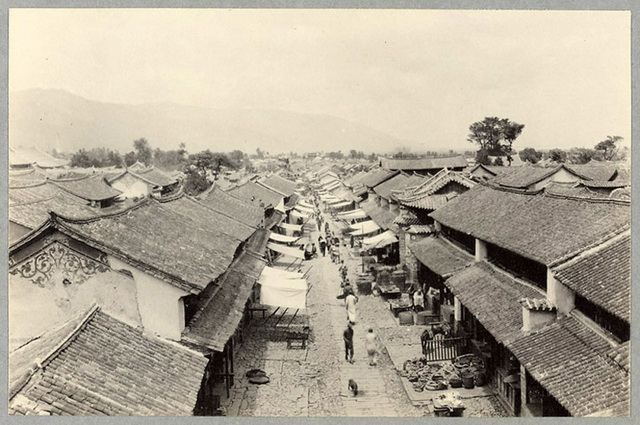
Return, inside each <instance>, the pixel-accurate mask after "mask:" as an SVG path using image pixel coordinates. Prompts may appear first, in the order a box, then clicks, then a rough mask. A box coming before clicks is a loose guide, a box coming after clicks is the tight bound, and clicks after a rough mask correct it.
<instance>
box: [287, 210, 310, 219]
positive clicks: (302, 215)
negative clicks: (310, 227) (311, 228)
mask: <svg viewBox="0 0 640 425" xmlns="http://www.w3.org/2000/svg"><path fill="white" fill-rule="evenodd" d="M289 217H290V218H293V219H295V220H298V219H299V218H301V219H302V220H306V219H308V218H309V214H305V213H303V212H301V211H298V210H292V211H291V213H290V214H289Z"/></svg>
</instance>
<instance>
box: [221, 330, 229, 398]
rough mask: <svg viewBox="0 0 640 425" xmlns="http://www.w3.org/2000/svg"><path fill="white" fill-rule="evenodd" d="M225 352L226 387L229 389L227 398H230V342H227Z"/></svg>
mask: <svg viewBox="0 0 640 425" xmlns="http://www.w3.org/2000/svg"><path fill="white" fill-rule="evenodd" d="M225 351H226V354H225V356H224V360H223V361H224V374H225V377H224V383H225V387H226V389H227V398H229V397H230V392H229V342H227V344H226V347H225Z"/></svg>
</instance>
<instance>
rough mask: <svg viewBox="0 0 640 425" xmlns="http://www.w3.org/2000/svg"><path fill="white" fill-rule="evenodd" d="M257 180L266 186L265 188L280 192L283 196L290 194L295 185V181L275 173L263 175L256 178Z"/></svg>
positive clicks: (293, 190)
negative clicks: (260, 177)
mask: <svg viewBox="0 0 640 425" xmlns="http://www.w3.org/2000/svg"><path fill="white" fill-rule="evenodd" d="M258 182H259V183H260V184H262V185H264V186H266V187H267V188H269V189H271V190H274V191H276V192H278V193H280V194H282V195H283V196H290V195H292V194H293V192H295V190H296V186H297V185H296V184H295V182H292V181H291V180H287V179H285V178H283V177H280V176H279V175H277V174H272V175H270V176H269V177H264V178H262V179H260V180H258Z"/></svg>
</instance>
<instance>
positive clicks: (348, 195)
mask: <svg viewBox="0 0 640 425" xmlns="http://www.w3.org/2000/svg"><path fill="white" fill-rule="evenodd" d="M333 194H334V195H335V196H337V197H338V198H342V199H344V200H346V201H353V202H359V201H361V200H362V198H360V197H359V196H356V195H354V194H353V192H352V191H350V190H349V189H347V188H340V189H338V190H336V191H335V192H333Z"/></svg>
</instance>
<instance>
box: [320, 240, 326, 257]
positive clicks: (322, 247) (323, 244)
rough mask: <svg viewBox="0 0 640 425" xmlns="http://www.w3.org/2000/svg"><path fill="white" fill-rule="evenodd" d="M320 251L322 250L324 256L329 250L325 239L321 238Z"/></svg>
mask: <svg viewBox="0 0 640 425" xmlns="http://www.w3.org/2000/svg"><path fill="white" fill-rule="evenodd" d="M320 252H322V256H323V257H324V256H325V254H326V252H327V243H326V242H325V241H324V239H321V240H320Z"/></svg>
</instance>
